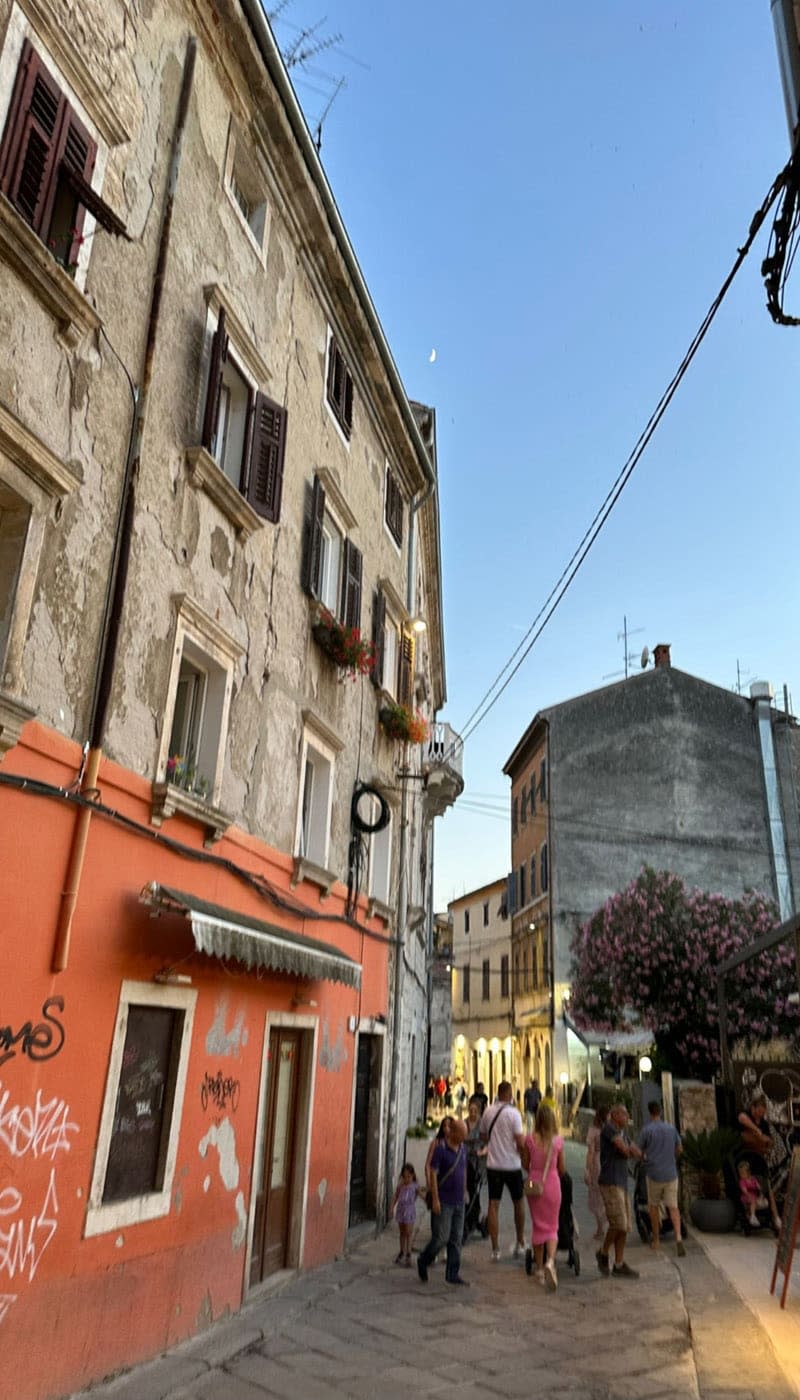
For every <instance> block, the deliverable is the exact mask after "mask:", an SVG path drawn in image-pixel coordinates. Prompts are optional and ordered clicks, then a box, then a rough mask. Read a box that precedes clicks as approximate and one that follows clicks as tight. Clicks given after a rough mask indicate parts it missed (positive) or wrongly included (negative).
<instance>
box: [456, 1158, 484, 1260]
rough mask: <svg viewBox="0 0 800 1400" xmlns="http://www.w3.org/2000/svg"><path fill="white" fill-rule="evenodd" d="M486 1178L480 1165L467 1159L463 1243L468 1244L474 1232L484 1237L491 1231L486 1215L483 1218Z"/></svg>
mask: <svg viewBox="0 0 800 1400" xmlns="http://www.w3.org/2000/svg"><path fill="white" fill-rule="evenodd" d="M485 1180H486V1173H485V1171H483V1170H482V1168H481V1166H480V1165H477V1166H475V1165H473V1163H472V1162H471V1161H469V1160H468V1161H467V1198H468V1199H467V1206H466V1210H465V1211H464V1235H463V1239H462V1243H463V1244H466V1242H467V1240H468V1239H469V1237H470V1235H471V1234H472V1233H473V1231H474V1232H476V1233H478V1234H479V1235H481V1237H482V1238H483V1239H486V1236H487V1235H488V1233H489V1226H488V1224H487V1221H486V1217H485V1216H484V1217H483V1219H481V1187H482V1186H483V1184H484V1181H485Z"/></svg>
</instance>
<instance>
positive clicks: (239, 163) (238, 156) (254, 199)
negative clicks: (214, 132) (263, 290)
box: [222, 117, 272, 265]
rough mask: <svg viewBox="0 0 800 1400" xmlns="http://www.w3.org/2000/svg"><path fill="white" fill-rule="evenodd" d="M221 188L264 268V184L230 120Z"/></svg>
mask: <svg viewBox="0 0 800 1400" xmlns="http://www.w3.org/2000/svg"><path fill="white" fill-rule="evenodd" d="M222 183H223V187H224V189H225V194H226V195H227V197H228V202H229V204H230V206H231V208H232V209H233V212H234V214H235V216H236V220H237V222H238V223H239V225H240V226H241V228H242V230H243V231H244V234H245V236H246V238H247V240H248V242H249V243H250V245H251V247H252V249H253V252H254V253H255V254H256V257H257V258H258V260H259V262H260V263H262V265H266V261H267V248H268V247H269V233H270V225H271V222H272V208H271V203H270V200H269V199H268V198H267V185H266V180H265V178H264V175H263V174H262V171H261V170H260V168H259V164H258V160H257V157H256V156H255V155H254V154H253V152H252V150H250V149H249V148H248V145H247V142H246V139H245V137H244V136H243V134H242V133H241V132H240V131H239V130H238V129H237V126H236V123H235V121H234V119H233V117H231V120H230V123H229V126H228V145H227V150H226V152H225V166H224V170H223V180H222ZM237 189H238V191H239V192H241V194H242V195H243V196H244V197H245V199H246V201H247V203H248V204H249V205H250V206H251V213H250V216H249V217H248V215H247V214H245V212H244V210H243V208H242V206H241V204H240V202H239V199H238V197H237Z"/></svg>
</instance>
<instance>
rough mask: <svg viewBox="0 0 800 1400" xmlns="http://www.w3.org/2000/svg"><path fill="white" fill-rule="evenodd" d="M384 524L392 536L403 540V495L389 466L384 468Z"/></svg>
mask: <svg viewBox="0 0 800 1400" xmlns="http://www.w3.org/2000/svg"><path fill="white" fill-rule="evenodd" d="M386 524H387V527H388V529H389V532H390V534H391V535H392V538H393V539H395V540H396V541H397V543H398V544H402V542H403V496H402V492H401V490H400V487H399V486H398V484H397V481H396V479H395V475H394V472H393V471H392V470H391V468H390V467H387V468H386Z"/></svg>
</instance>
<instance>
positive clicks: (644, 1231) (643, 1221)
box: [633, 1162, 686, 1244]
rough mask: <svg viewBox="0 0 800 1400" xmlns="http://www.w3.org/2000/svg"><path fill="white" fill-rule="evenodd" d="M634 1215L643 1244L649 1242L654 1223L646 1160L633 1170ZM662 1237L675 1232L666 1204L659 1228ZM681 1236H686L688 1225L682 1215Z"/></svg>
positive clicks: (638, 1163) (637, 1164)
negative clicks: (648, 1197)
mask: <svg viewBox="0 0 800 1400" xmlns="http://www.w3.org/2000/svg"><path fill="white" fill-rule="evenodd" d="M633 1215H634V1220H635V1221H636V1229H637V1230H638V1231H639V1239H640V1240H641V1241H642V1243H643V1244H649V1243H650V1241H651V1239H652V1238H653V1225H652V1221H651V1220H650V1207H649V1205H648V1204H647V1172H646V1170H645V1164H644V1162H637V1163H636V1166H635V1168H634V1172H633ZM659 1233H660V1235H661V1238H662V1239H663V1238H664V1237H665V1236H666V1237H667V1238H668V1237H669V1236H670V1235H671V1234H673V1233H674V1232H673V1229H672V1221H671V1220H670V1218H669V1213H668V1211H667V1210H666V1208H665V1207H664V1206H662V1207H661V1225H660V1229H659ZM681 1236H682V1238H683V1239H685V1238H686V1226H685V1224H684V1221H683V1216H681Z"/></svg>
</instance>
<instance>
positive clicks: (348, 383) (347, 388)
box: [342, 361, 353, 437]
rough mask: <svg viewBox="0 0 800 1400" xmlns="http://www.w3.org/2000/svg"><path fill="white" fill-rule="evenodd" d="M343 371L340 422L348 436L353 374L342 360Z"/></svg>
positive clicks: (351, 418)
mask: <svg viewBox="0 0 800 1400" xmlns="http://www.w3.org/2000/svg"><path fill="white" fill-rule="evenodd" d="M342 370H343V372H344V401H343V404H342V423H343V426H344V430H345V433H346V434H347V436H348V437H349V436H350V434H351V432H352V431H353V376H352V374H351V373H350V371H349V369H348V368H347V365H346V364H345V363H344V361H342Z"/></svg>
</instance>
